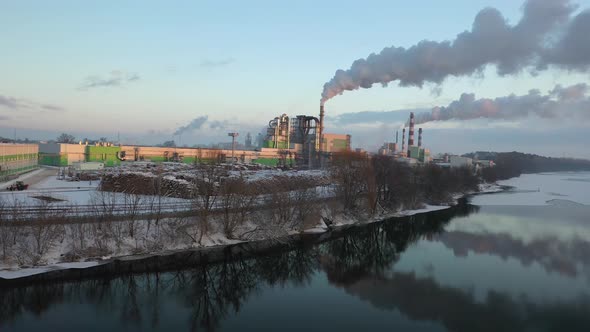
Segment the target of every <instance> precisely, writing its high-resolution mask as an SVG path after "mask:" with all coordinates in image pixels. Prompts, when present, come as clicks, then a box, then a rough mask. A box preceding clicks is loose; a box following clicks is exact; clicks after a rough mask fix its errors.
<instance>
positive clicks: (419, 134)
mask: <svg viewBox="0 0 590 332" xmlns="http://www.w3.org/2000/svg"><path fill="white" fill-rule="evenodd" d="M418 147H422V128H418Z"/></svg>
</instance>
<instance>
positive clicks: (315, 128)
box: [0, 105, 489, 180]
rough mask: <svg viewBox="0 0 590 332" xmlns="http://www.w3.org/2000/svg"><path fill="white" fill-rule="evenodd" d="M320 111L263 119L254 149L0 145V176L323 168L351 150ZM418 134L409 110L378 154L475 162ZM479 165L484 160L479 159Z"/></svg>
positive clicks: (418, 160) (449, 163)
mask: <svg viewBox="0 0 590 332" xmlns="http://www.w3.org/2000/svg"><path fill="white" fill-rule="evenodd" d="M324 114H325V111H324V106H323V105H322V106H320V113H319V117H315V116H310V115H296V116H289V115H287V114H282V115H279V116H277V117H275V118H274V119H271V120H270V121H269V122H268V126H267V128H266V132H265V133H264V134H262V136H261V139H260V142H259V146H258V147H256V148H255V147H254V146H253V144H252V136H251V135H250V134H249V133H248V134H247V135H246V143H247V144H245V145H240V146H239V147H236V138H237V137H238V136H239V133H237V132H233V133H229V134H228V135H229V136H230V137H231V139H232V142H231V143H229V144H226V145H225V146H224V148H201V147H196V148H195V147H193V148H189V147H164V146H142V145H120V144H113V143H108V142H97V143H95V144H89V143H88V142H79V143H78V144H73V143H57V142H46V143H39V144H1V145H0V148H1V149H0V177H1V178H2V179H4V180H7V179H10V178H11V177H14V176H17V175H18V174H21V173H24V172H27V171H29V170H31V169H34V168H36V167H38V165H47V166H57V167H68V166H69V167H73V168H80V167H81V166H80V164H82V163H94V164H97V165H99V164H100V165H101V167H113V166H119V165H121V164H122V163H126V162H153V163H159V162H179V163H184V164H199V163H209V162H231V163H242V164H259V165H263V166H270V167H288V168H298V169H316V168H323V167H326V166H329V164H330V161H331V159H332V156H333V155H334V153H339V152H343V151H350V150H351V135H348V134H336V133H326V132H325V130H324ZM406 129H407V130H406ZM406 133H407V135H408V136H407V139H406ZM417 133H418V138H417V142H416V141H415V117H414V113H410V116H409V119H408V121H407V128H406V126H404V128H403V129H402V132H401V142H400V141H399V136H400V133H399V131H396V132H395V142H385V143H384V144H383V146H382V147H381V148H380V149H379V150H378V154H379V155H385V156H391V157H392V158H395V159H396V160H398V161H400V162H404V163H406V164H409V165H418V164H423V163H430V162H435V163H436V164H439V165H440V166H442V167H451V166H453V167H456V166H458V165H461V166H469V165H473V164H474V163H473V162H472V161H471V160H466V158H463V157H459V156H447V158H446V159H441V158H439V159H433V158H432V157H431V153H430V150H429V149H427V148H425V147H424V144H423V134H424V131H423V129H422V128H418V131H417ZM400 145H401V146H400ZM467 159H468V158H467ZM479 164H482V163H479ZM479 164H478V165H479ZM484 164H485V165H488V164H489V163H488V164H486V163H485V161H484V163H483V164H482V165H484ZM82 168H83V167H82Z"/></svg>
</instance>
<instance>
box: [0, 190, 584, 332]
mask: <svg viewBox="0 0 590 332" xmlns="http://www.w3.org/2000/svg"><path fill="white" fill-rule="evenodd" d="M589 193H590V191H589ZM493 199H494V198H493V196H490V200H493ZM477 200H478V201H479V202H481V201H485V200H486V198H485V197H478V199H477ZM589 208H590V207H589V206H587V205H582V204H575V203H567V204H566V203H563V202H561V203H559V204H554V205H550V206H526V205H493V206H475V205H468V204H467V205H462V206H458V207H455V208H452V209H449V210H446V211H439V212H434V213H429V214H423V215H418V216H414V217H408V218H402V219H392V220H389V221H386V222H383V223H380V224H374V225H369V226H366V227H362V228H360V227H359V228H355V229H353V230H351V231H350V232H348V233H347V234H346V235H345V236H343V237H341V238H338V239H336V240H333V241H330V242H327V243H323V244H320V245H315V246H309V247H302V248H299V249H296V250H293V251H290V252H283V253H279V254H276V255H272V256H264V257H258V258H255V259H249V260H242V261H232V262H227V263H222V264H215V265H209V266H200V267H187V268H186V269H184V270H180V271H174V272H166V273H158V274H156V273H152V274H139V275H127V276H123V277H116V278H111V279H98V280H84V281H80V282H67V283H52V284H44V285H37V286H27V287H19V288H17V287H11V288H6V287H5V288H2V287H1V286H0V331H110V332H115V331H197V330H217V331H229V330H232V331H244V330H265V329H266V330H307V331H310V330H316V331H326V330H330V331H331V330H340V331H356V330H371V331H379V330H383V331H384V330H389V331H391V330H393V329H399V330H412V331H470V332H471V331H590V220H589V219H590V210H589Z"/></svg>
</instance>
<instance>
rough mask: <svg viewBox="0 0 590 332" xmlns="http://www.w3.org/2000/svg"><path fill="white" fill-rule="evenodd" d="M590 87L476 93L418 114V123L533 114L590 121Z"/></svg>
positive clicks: (559, 86)
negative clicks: (487, 95) (502, 94)
mask: <svg viewBox="0 0 590 332" xmlns="http://www.w3.org/2000/svg"><path fill="white" fill-rule="evenodd" d="M588 90H589V86H588V85H587V84H585V83H580V84H576V85H572V86H569V87H562V86H561V85H557V86H556V87H555V88H554V89H552V90H551V91H549V92H548V93H547V94H545V95H543V94H541V92H540V91H539V90H531V91H529V93H528V94H526V95H522V96H517V95H509V96H506V97H498V98H495V99H488V98H482V99H476V98H475V94H472V93H464V94H462V95H461V98H459V100H455V101H453V102H451V103H450V104H449V105H448V106H446V107H435V108H433V109H432V110H431V111H430V112H423V113H419V114H417V115H416V124H421V123H426V122H431V121H445V120H470V119H478V118H488V119H504V120H507V119H516V118H523V117H526V116H529V115H535V116H538V117H541V118H549V119H551V118H556V117H558V116H563V117H566V116H571V117H576V118H580V119H585V120H590V97H589V96H588Z"/></svg>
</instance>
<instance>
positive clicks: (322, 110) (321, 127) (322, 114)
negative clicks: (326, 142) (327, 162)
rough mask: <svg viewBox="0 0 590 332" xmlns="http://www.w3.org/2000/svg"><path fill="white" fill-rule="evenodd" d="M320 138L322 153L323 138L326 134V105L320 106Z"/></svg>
mask: <svg viewBox="0 0 590 332" xmlns="http://www.w3.org/2000/svg"><path fill="white" fill-rule="evenodd" d="M318 134H319V136H320V152H321V151H322V143H323V141H322V138H323V137H322V136H323V134H324V105H323V104H322V105H320V130H319V133H318Z"/></svg>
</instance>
